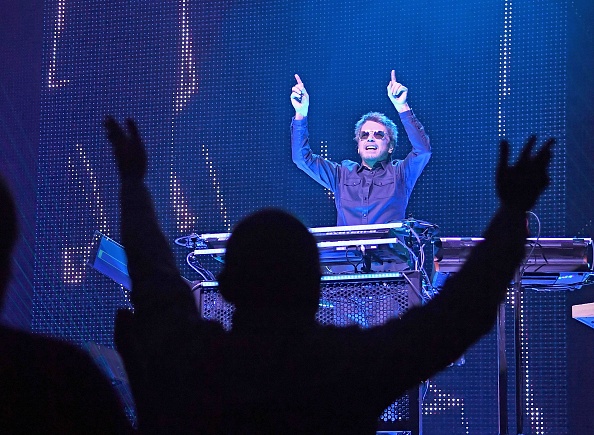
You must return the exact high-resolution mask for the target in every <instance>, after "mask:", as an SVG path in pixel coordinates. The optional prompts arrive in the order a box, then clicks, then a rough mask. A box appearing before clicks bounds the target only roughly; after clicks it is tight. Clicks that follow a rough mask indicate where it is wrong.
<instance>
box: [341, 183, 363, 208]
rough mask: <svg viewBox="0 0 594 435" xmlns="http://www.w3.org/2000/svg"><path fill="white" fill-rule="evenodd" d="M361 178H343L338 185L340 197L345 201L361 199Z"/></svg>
mask: <svg viewBox="0 0 594 435" xmlns="http://www.w3.org/2000/svg"><path fill="white" fill-rule="evenodd" d="M361 189H362V185H361V180H358V179H353V180H344V181H343V182H342V184H341V185H340V190H341V195H340V196H341V199H342V200H343V201H347V202H353V201H361V195H362V191H361Z"/></svg>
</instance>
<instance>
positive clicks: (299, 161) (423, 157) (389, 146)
mask: <svg viewBox="0 0 594 435" xmlns="http://www.w3.org/2000/svg"><path fill="white" fill-rule="evenodd" d="M295 79H296V80H297V84H296V85H295V86H293V88H292V92H291V104H292V105H293V107H294V108H295V117H294V118H293V121H292V123H291V148H292V155H293V162H294V163H295V164H296V165H297V167H298V168H299V169H301V170H302V171H303V172H305V173H306V174H307V175H309V176H310V177H311V178H313V179H314V180H316V181H317V182H318V183H320V184H321V185H322V186H324V187H326V188H327V189H330V190H331V191H332V192H333V193H334V199H335V204H336V210H337V213H338V214H337V225H361V224H375V223H387V222H393V221H397V220H402V219H404V217H405V211H406V206H407V205H408V200H409V198H410V194H411V192H412V189H413V187H414V185H415V183H416V181H417V179H418V178H419V176H420V175H421V172H422V171H423V169H424V168H425V166H426V165H427V162H428V161H429V158H430V157H431V146H430V144H429V137H428V136H427V134H426V133H425V130H424V128H423V126H422V125H421V123H420V122H419V120H418V119H417V118H416V116H415V114H414V113H413V111H412V109H411V108H410V106H409V105H408V102H407V98H408V88H406V87H405V86H404V85H402V84H401V83H399V82H398V81H397V80H396V73H395V72H394V70H392V73H391V80H390V82H389V83H388V87H387V91H388V98H390V101H391V102H392V104H393V105H394V108H395V109H396V111H397V112H398V113H399V115H400V120H401V121H402V124H403V125H404V129H405V130H406V134H407V135H408V139H409V140H410V142H411V144H412V150H411V151H410V152H409V153H408V155H407V156H406V157H405V158H404V160H392V153H393V152H394V149H395V146H396V140H397V134H398V133H397V127H396V125H395V124H394V122H393V121H392V120H390V119H389V118H388V117H387V116H385V115H384V114H382V113H378V112H369V113H367V114H365V115H363V117H362V118H361V119H360V120H359V121H358V122H357V124H356V125H355V138H354V139H355V141H356V142H357V152H358V153H359V156H360V157H361V163H356V162H354V161H352V160H343V161H342V162H341V163H335V162H332V161H330V160H327V159H324V158H323V157H321V156H319V155H317V154H314V153H313V152H312V150H311V148H310V146H309V132H308V127H307V113H308V109H309V94H308V93H307V91H306V90H305V86H304V84H303V82H302V81H301V78H300V77H299V75H297V74H295Z"/></svg>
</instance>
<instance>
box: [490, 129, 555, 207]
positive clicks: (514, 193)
mask: <svg viewBox="0 0 594 435" xmlns="http://www.w3.org/2000/svg"><path fill="white" fill-rule="evenodd" d="M535 143H536V136H530V138H528V140H527V141H526V145H524V149H523V150H522V153H521V154H520V158H519V159H518V161H517V162H516V164H515V165H513V166H508V159H509V143H508V142H507V141H506V140H502V141H501V142H500V144H499V164H498V165H497V173H496V177H495V178H496V179H495V184H496V186H497V194H498V195H499V198H500V199H501V202H502V203H503V204H505V205H507V206H509V207H512V208H515V209H518V210H522V211H528V210H530V209H531V208H532V207H534V204H535V203H536V200H537V199H538V197H539V196H540V194H541V193H542V192H543V191H544V190H545V188H546V187H547V186H548V185H549V174H548V166H549V162H550V161H551V147H552V145H553V144H554V143H555V139H552V138H551V139H548V140H547V141H546V142H545V143H544V145H543V146H542V148H541V149H540V151H538V152H537V153H536V154H535V155H534V156H532V149H533V148H534V144H535Z"/></svg>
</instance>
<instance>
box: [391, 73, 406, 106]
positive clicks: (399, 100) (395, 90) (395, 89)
mask: <svg viewBox="0 0 594 435" xmlns="http://www.w3.org/2000/svg"><path fill="white" fill-rule="evenodd" d="M387 89H388V98H390V101H391V102H392V104H393V105H394V107H395V108H396V110H398V112H404V111H406V110H409V109H410V108H409V107H408V104H407V102H406V99H407V98H408V88H407V87H406V86H404V85H403V84H402V83H399V82H397V81H396V72H395V71H394V70H392V77H391V79H390V83H388V88H387Z"/></svg>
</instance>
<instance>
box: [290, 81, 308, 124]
mask: <svg viewBox="0 0 594 435" xmlns="http://www.w3.org/2000/svg"><path fill="white" fill-rule="evenodd" d="M295 80H297V84H296V85H295V86H293V88H292V89H291V104H292V105H293V108H294V109H295V119H303V118H305V117H306V116H307V111H308V110H309V94H308V93H307V91H306V90H305V86H303V82H302V81H301V78H299V75H298V74H295Z"/></svg>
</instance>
